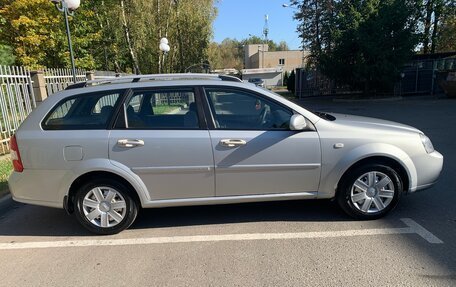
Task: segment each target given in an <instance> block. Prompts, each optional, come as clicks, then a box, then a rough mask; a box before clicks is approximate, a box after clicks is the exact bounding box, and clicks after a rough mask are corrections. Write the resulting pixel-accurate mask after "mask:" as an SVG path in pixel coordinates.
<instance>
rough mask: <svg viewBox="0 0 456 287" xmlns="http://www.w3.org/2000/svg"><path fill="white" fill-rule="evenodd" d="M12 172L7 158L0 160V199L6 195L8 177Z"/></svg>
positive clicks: (11, 165) (11, 166)
mask: <svg viewBox="0 0 456 287" xmlns="http://www.w3.org/2000/svg"><path fill="white" fill-rule="evenodd" d="M12 170H13V164H12V163H11V160H10V159H9V157H4V158H3V159H0V197H2V196H3V195H5V194H6V193H8V177H9V175H10V174H11V171H12Z"/></svg>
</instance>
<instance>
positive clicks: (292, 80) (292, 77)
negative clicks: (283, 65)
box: [287, 70, 296, 94]
mask: <svg viewBox="0 0 456 287" xmlns="http://www.w3.org/2000/svg"><path fill="white" fill-rule="evenodd" d="M295 81H296V75H295V72H294V70H293V71H291V74H290V76H289V77H288V81H287V90H289V91H290V92H292V93H293V94H294V92H295Z"/></svg>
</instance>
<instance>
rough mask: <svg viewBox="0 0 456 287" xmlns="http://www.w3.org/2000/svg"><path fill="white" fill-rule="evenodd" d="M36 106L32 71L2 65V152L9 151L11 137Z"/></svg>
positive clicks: (0, 121) (0, 76)
mask: <svg viewBox="0 0 456 287" xmlns="http://www.w3.org/2000/svg"><path fill="white" fill-rule="evenodd" d="M35 107H36V102H35V96H34V94H33V87H32V80H31V77H30V71H29V70H28V69H26V68H24V67H11V66H1V65H0V111H1V114H0V154H5V153H8V152H9V139H10V137H11V136H12V135H13V134H14V132H15V131H16V130H17V128H18V127H19V125H20V124H21V123H22V121H23V120H24V119H25V118H26V117H27V116H28V114H30V113H31V112H32V109H34V108H35Z"/></svg>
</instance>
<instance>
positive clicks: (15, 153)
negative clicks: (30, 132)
mask: <svg viewBox="0 0 456 287" xmlns="http://www.w3.org/2000/svg"><path fill="white" fill-rule="evenodd" d="M10 155H11V160H12V161H13V168H14V171H17V172H22V171H23V170H24V166H23V165H22V161H21V154H20V153H19V147H18V146H17V141H16V135H13V136H12V137H11V138H10Z"/></svg>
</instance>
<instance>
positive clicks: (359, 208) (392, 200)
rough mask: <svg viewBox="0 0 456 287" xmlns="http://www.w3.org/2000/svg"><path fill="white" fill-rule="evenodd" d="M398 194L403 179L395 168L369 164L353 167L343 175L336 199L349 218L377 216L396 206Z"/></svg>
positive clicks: (399, 194) (400, 190)
mask: <svg viewBox="0 0 456 287" xmlns="http://www.w3.org/2000/svg"><path fill="white" fill-rule="evenodd" d="M401 194H402V181H401V178H400V176H399V175H398V173H397V172H396V171H395V170H394V169H392V168H390V167H388V166H385V165H381V164H368V165H365V166H361V167H358V168H355V169H353V170H352V171H350V172H349V173H348V174H347V175H346V176H344V178H342V180H341V182H340V184H339V190H338V194H337V202H338V204H339V206H340V207H341V208H342V209H343V210H344V211H345V212H346V213H347V214H348V215H350V216H352V217H355V218H358V219H377V218H380V217H382V216H384V215H385V214H387V213H388V212H389V211H391V210H392V209H393V208H394V207H395V206H396V205H397V203H398V202H399V199H400V197H401Z"/></svg>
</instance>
